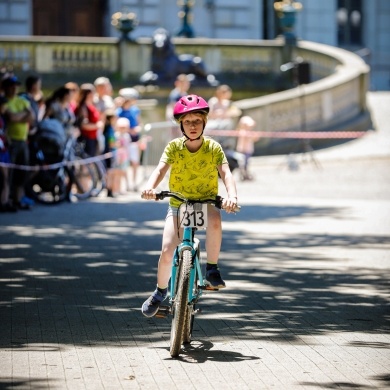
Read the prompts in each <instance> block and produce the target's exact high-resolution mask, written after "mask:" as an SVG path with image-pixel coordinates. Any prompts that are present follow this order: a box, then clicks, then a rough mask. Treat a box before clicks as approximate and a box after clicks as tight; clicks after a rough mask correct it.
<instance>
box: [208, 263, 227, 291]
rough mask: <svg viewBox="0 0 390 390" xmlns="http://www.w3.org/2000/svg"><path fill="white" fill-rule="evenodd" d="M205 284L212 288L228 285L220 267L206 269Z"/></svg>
mask: <svg viewBox="0 0 390 390" xmlns="http://www.w3.org/2000/svg"><path fill="white" fill-rule="evenodd" d="M204 283H205V285H206V286H208V287H211V288H215V289H220V288H224V287H226V284H225V282H224V281H223V279H222V277H221V273H220V272H219V269H218V268H211V269H209V270H207V271H206V278H205V281H204Z"/></svg>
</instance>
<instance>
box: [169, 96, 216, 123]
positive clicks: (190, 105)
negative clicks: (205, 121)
mask: <svg viewBox="0 0 390 390" xmlns="http://www.w3.org/2000/svg"><path fill="white" fill-rule="evenodd" d="M209 110H210V108H209V105H208V104H207V102H206V100H204V99H203V98H202V97H200V96H198V95H187V96H184V97H182V98H180V100H179V101H178V102H177V103H176V104H175V107H174V108H173V116H174V118H175V119H176V121H177V122H179V121H180V118H181V117H182V116H183V115H186V114H189V113H190V112H197V111H199V112H203V113H205V114H207V113H208V112H209Z"/></svg>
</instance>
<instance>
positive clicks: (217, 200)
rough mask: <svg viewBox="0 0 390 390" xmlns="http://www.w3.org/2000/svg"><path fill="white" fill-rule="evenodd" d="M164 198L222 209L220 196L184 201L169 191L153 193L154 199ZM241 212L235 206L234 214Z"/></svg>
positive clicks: (178, 195) (239, 208)
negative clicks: (206, 204)
mask: <svg viewBox="0 0 390 390" xmlns="http://www.w3.org/2000/svg"><path fill="white" fill-rule="evenodd" d="M165 198H175V199H177V200H179V201H181V202H183V203H190V204H194V203H208V204H211V205H213V206H215V207H216V208H218V209H222V202H223V199H224V198H222V197H221V196H219V195H217V196H216V197H215V198H214V199H186V198H185V197H184V196H182V195H180V194H178V193H176V192H171V191H160V192H156V193H155V199H157V200H163V199H165ZM240 210H241V206H237V207H236V208H235V210H234V212H236V213H237V212H239V211H240Z"/></svg>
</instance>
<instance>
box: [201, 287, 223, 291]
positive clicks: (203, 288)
mask: <svg viewBox="0 0 390 390" xmlns="http://www.w3.org/2000/svg"><path fill="white" fill-rule="evenodd" d="M199 288H200V289H201V290H205V291H219V288H215V287H212V286H199Z"/></svg>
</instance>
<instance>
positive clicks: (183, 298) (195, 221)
mask: <svg viewBox="0 0 390 390" xmlns="http://www.w3.org/2000/svg"><path fill="white" fill-rule="evenodd" d="M167 197H173V198H175V199H177V200H179V201H181V202H183V203H182V205H181V206H180V209H179V225H180V226H181V227H183V238H182V240H181V243H180V244H179V245H178V246H177V248H176V250H175V252H174V256H173V259H172V272H171V279H170V289H169V291H170V296H169V305H168V306H160V308H159V311H158V312H157V314H156V317H158V318H165V317H167V316H168V315H172V324H171V337H170V354H171V356H172V357H177V356H178V355H179V354H180V350H181V345H182V344H189V343H190V342H191V337H192V329H193V324H194V316H195V313H197V310H196V307H195V305H196V304H197V302H198V301H199V299H200V297H201V296H202V292H203V291H205V290H208V291H218V289H215V288H212V287H210V286H207V285H205V283H204V277H203V273H202V266H201V251H200V241H199V239H198V238H196V237H195V233H196V231H197V230H198V229H199V228H205V227H206V226H207V204H211V205H214V206H215V207H217V208H219V209H222V202H223V198H222V197H221V196H216V197H215V198H214V199H205V200H190V199H186V198H184V197H183V196H182V195H180V194H178V193H175V192H170V191H161V192H157V193H156V200H163V199H165V198H167ZM239 210H240V207H239V206H237V208H236V210H235V211H236V212H237V211H239Z"/></svg>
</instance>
